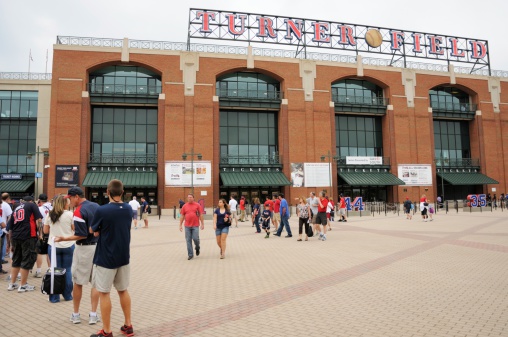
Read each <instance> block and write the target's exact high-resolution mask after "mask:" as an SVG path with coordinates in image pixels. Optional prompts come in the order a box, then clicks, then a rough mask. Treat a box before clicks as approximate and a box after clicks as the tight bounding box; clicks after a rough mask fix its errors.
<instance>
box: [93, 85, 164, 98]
mask: <svg viewBox="0 0 508 337" xmlns="http://www.w3.org/2000/svg"><path fill="white" fill-rule="evenodd" d="M87 88H88V92H89V93H90V94H91V95H136V96H155V95H159V94H160V93H161V92H162V88H161V86H150V85H124V84H95V83H88V84H87Z"/></svg>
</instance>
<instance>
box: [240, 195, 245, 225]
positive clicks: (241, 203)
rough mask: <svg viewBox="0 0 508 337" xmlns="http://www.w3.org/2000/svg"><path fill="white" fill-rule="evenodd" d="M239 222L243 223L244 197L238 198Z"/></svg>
mask: <svg viewBox="0 0 508 337" xmlns="http://www.w3.org/2000/svg"><path fill="white" fill-rule="evenodd" d="M240 222H245V197H244V196H243V195H242V197H241V198H240Z"/></svg>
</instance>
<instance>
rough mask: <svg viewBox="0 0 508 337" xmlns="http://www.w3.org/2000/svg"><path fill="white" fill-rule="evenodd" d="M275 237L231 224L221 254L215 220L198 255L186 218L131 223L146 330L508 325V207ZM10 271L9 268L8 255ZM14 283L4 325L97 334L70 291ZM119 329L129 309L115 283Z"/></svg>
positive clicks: (15, 329)
mask: <svg viewBox="0 0 508 337" xmlns="http://www.w3.org/2000/svg"><path fill="white" fill-rule="evenodd" d="M297 220H298V219H297V218H296V217H292V218H291V220H290V223H291V229H292V231H293V238H284V235H285V233H284V234H283V237H281V238H278V237H272V236H270V238H269V239H264V235H263V234H255V233H254V228H252V227H251V224H250V222H244V223H240V224H239V226H238V227H239V228H231V231H230V235H229V237H228V241H227V243H228V246H227V252H226V259H224V260H221V259H219V249H218V247H217V245H216V243H215V235H214V231H213V229H212V222H211V221H210V220H207V221H205V230H204V231H201V255H200V256H199V257H195V258H194V259H193V260H191V261H188V260H187V253H186V246H185V240H184V234H183V233H180V231H179V230H178V219H176V220H175V219H173V217H169V216H163V217H162V218H161V219H160V220H158V217H156V216H152V217H150V228H149V229H138V230H133V231H132V242H131V268H132V269H131V273H132V274H131V285H130V288H129V291H130V293H131V297H132V315H133V326H134V330H135V333H136V336H207V337H209V336H217V337H218V336H235V337H236V336H281V337H282V336H320V337H324V336H404V337H405V336H508V212H507V211H506V210H505V212H501V210H499V209H498V210H497V211H495V212H492V213H491V212H486V213H472V214H470V213H464V212H462V211H461V212H459V213H455V212H452V213H449V214H445V213H444V212H440V213H438V214H437V215H435V220H434V221H432V222H422V220H421V219H420V218H419V217H418V216H414V217H413V220H406V219H405V216H403V215H402V214H400V215H399V216H398V215H396V214H393V213H390V214H388V215H386V216H385V215H384V214H381V215H378V214H376V215H375V216H370V217H350V219H349V221H348V222H347V223H339V222H334V223H333V230H332V231H331V232H330V233H329V234H328V240H327V241H325V242H322V241H319V240H318V239H317V238H316V237H313V238H310V239H309V241H308V242H305V241H302V242H297V241H296V239H297V236H298V225H297ZM4 266H7V268H6V269H7V270H10V267H9V266H8V265H4ZM29 283H31V284H35V285H37V289H36V291H35V292H33V293H17V292H16V291H12V292H8V291H7V290H6V289H7V282H6V281H5V278H3V281H2V282H1V283H0V285H2V284H3V285H2V287H3V289H4V290H2V292H0V294H1V295H0V303H1V304H2V309H3V310H2V313H3V315H2V319H1V320H0V326H1V329H0V335H1V336H89V335H90V334H91V333H94V332H95V331H97V330H99V329H100V328H101V327H102V325H101V323H99V324H98V325H97V326H90V325H88V324H87V323H88V312H89V311H90V300H89V296H88V294H89V291H90V286H87V287H85V289H84V296H83V301H82V303H81V316H82V320H83V322H82V323H81V324H77V325H73V324H72V323H71V322H69V316H70V314H71V312H72V303H71V302H61V303H58V304H51V303H49V302H48V301H47V296H44V295H42V294H41V293H40V279H34V278H33V277H32V276H29ZM112 303H113V314H112V326H113V328H114V329H113V333H114V335H115V336H121V333H120V330H119V327H120V326H121V325H122V324H123V315H122V311H121V308H120V304H119V302H118V296H117V295H116V293H112Z"/></svg>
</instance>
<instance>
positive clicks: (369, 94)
mask: <svg viewBox="0 0 508 337" xmlns="http://www.w3.org/2000/svg"><path fill="white" fill-rule="evenodd" d="M332 100H333V101H334V102H335V103H338V104H351V105H369V106H386V105H387V102H386V100H385V99H384V98H383V89H382V88H381V87H379V86H378V85H376V84H374V83H372V82H369V81H365V80H358V79H346V80H340V81H338V82H335V83H333V84H332Z"/></svg>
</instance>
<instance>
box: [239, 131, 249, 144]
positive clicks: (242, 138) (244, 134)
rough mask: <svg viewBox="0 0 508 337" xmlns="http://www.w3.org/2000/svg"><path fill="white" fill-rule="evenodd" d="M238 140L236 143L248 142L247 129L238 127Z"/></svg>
mask: <svg viewBox="0 0 508 337" xmlns="http://www.w3.org/2000/svg"><path fill="white" fill-rule="evenodd" d="M238 136H239V141H238V144H249V129H248V128H238Z"/></svg>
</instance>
